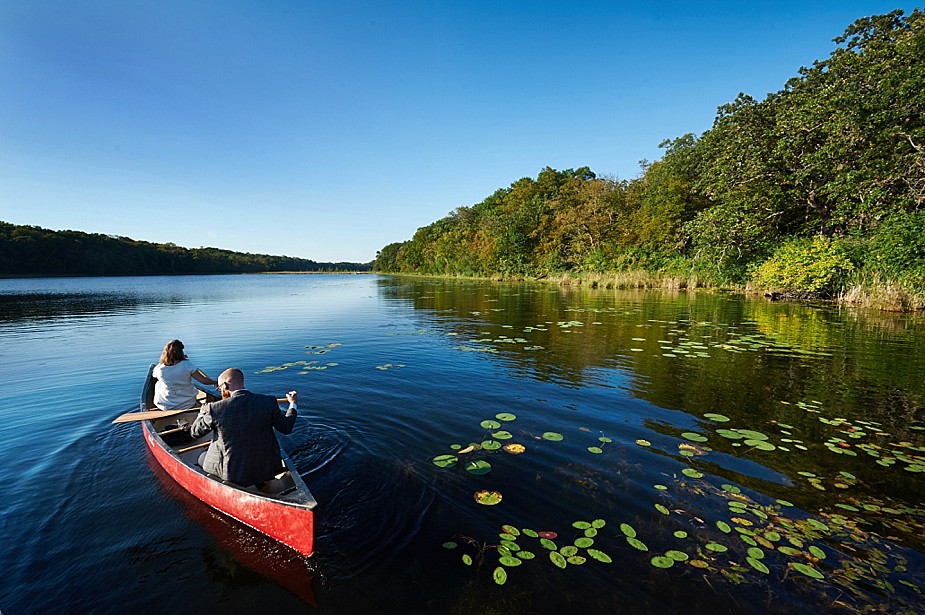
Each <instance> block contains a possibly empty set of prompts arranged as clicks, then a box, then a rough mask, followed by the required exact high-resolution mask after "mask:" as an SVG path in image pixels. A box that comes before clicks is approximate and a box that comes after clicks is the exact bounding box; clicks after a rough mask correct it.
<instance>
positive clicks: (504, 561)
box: [498, 555, 523, 568]
mask: <svg viewBox="0 0 925 615" xmlns="http://www.w3.org/2000/svg"><path fill="white" fill-rule="evenodd" d="M498 561H499V562H500V563H501V565H502V566H507V567H508V568H514V567H516V566H520V565H521V564H522V563H523V562H522V561H520V560H519V559H518V558H516V557H512V556H510V555H508V556H505V557H502V558H500V559H499V560H498Z"/></svg>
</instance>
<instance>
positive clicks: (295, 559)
mask: <svg viewBox="0 0 925 615" xmlns="http://www.w3.org/2000/svg"><path fill="white" fill-rule="evenodd" d="M147 460H148V465H149V466H150V467H151V470H152V471H153V472H154V475H155V476H156V477H157V480H158V482H159V483H160V484H161V486H162V487H163V488H164V489H165V491H167V493H168V494H169V495H170V496H171V497H172V498H174V499H175V500H177V501H179V502H180V504H181V505H182V506H183V510H184V512H185V513H186V516H187V517H189V518H190V519H191V520H192V521H194V522H195V523H197V524H199V525H201V526H202V527H203V528H205V529H206V531H207V532H209V534H211V535H212V537H213V538H215V541H216V542H217V543H218V544H219V545H220V546H221V547H222V548H223V549H226V550H227V551H229V552H230V553H231V555H232V556H233V557H234V559H235V560H236V561H237V562H239V563H240V564H242V565H244V566H246V567H247V568H249V569H251V570H253V571H254V572H256V573H258V574H260V575H261V576H263V577H266V578H267V579H270V580H271V581H275V582H276V583H278V584H279V585H281V586H283V587H284V588H286V589H288V590H289V591H290V592H292V593H293V594H295V595H296V596H298V597H299V598H301V599H302V600H304V601H305V602H307V603H308V604H310V605H311V606H313V607H317V606H318V605H317V603H316V602H315V595H314V591H313V589H312V579H313V574H312V570H311V568H310V565H311V564H310V562H309V560H307V559H306V558H305V557H303V556H302V555H300V554H299V553H297V552H296V551H294V550H292V549H290V548H289V547H287V546H285V545H283V544H280V543H279V542H277V541H275V540H273V539H272V538H269V537H268V536H265V535H263V534H261V533H260V532H258V531H257V530H255V529H253V528H251V527H248V526H246V525H244V524H243V523H240V522H238V521H236V520H234V519H231V518H230V517H227V516H225V515H223V514H222V513H220V512H218V511H217V510H215V509H214V508H212V507H211V506H209V505H207V504H205V503H204V502H202V501H200V500H199V499H198V498H196V497H195V496H193V495H191V494H190V493H189V492H188V491H186V490H185V489H183V488H182V487H181V486H180V485H178V484H177V482H176V481H174V480H173V478H171V477H170V475H169V474H167V472H166V471H164V469H163V468H162V467H161V465H160V464H159V463H158V462H157V460H156V459H154V456H153V455H152V454H151V452H150V451H148V454H147Z"/></svg>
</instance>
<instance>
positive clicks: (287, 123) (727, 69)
mask: <svg viewBox="0 0 925 615" xmlns="http://www.w3.org/2000/svg"><path fill="white" fill-rule="evenodd" d="M915 6H916V5H915V4H905V3H896V2H880V1H876V0H873V1H867V2H859V1H855V0H833V1H820V2H813V1H811V0H804V1H802V2H791V1H788V0H782V1H776V2H755V3H743V2H672V1H667V2H658V3H654V2H629V1H627V2H616V1H614V2H596V1H586V2H581V3H570V2H547V1H544V0H533V1H529V2H521V1H520V0H512V1H509V2H481V1H465V2H450V1H446V2H355V1H353V0H338V1H336V2H333V1H326V2H317V1H309V0H305V1H285V0H276V1H273V2H265V1H257V0H255V1H252V2H243V1H235V0H222V1H218V0H216V1H192V0H179V1H178V0H157V1H154V0H151V1H146V2H140V1H135V0H110V1H79V0H66V1H45V0H9V1H6V2H2V3H0V84H2V87H0V220H3V221H5V222H11V223H14V224H29V225H35V226H41V227H45V228H51V229H56V230H62V229H72V230H80V231H86V232H91V233H106V234H112V235H119V236H126V237H131V238H133V239H140V240H145V241H154V242H159V243H161V242H173V243H175V244H178V245H181V246H186V247H199V246H213V247H219V248H225V249H229V250H236V251H242V252H256V253H267V254H286V255H289V256H298V257H303V258H311V259H313V260H316V261H352V262H365V261H369V260H372V259H373V258H374V257H375V255H376V251H377V250H378V249H380V248H381V247H383V246H384V245H386V244H388V243H392V242H395V241H404V240H406V239H410V238H411V236H412V235H413V234H414V231H415V230H416V229H417V228H418V227H421V226H425V225H427V224H430V223H431V222H433V221H435V220H437V219H439V218H442V217H443V216H445V215H447V214H448V213H449V212H450V211H452V210H454V209H455V208H457V207H459V206H463V205H473V204H475V203H478V202H480V201H482V200H483V199H484V198H485V197H486V196H488V195H490V194H491V193H493V192H494V191H495V190H497V189H498V188H502V187H506V186H508V185H510V184H511V183H512V182H514V181H516V180H517V179H519V178H521V177H536V175H537V173H539V171H540V170H541V169H543V168H544V167H545V166H547V165H548V166H551V167H553V168H556V169H566V168H577V167H581V166H589V167H591V169H592V170H594V171H595V172H596V173H597V174H598V175H608V176H613V177H617V178H620V179H632V178H634V177H636V176H637V175H638V174H639V161H640V160H642V159H648V160H656V159H658V158H660V157H661V154H662V150H660V149H659V147H658V145H659V143H660V142H662V141H663V140H664V139H669V138H675V137H678V136H681V135H683V134H685V133H688V132H692V133H695V134H700V133H702V132H703V131H705V130H707V129H709V127H710V126H711V124H712V121H713V118H714V115H715V112H716V108H717V107H718V106H720V105H722V104H724V103H726V102H729V101H731V100H733V99H734V98H735V97H736V95H737V94H738V93H739V92H746V93H748V94H751V95H752V96H754V97H755V98H758V99H762V98H764V97H765V96H766V95H767V94H768V93H769V92H773V91H777V90H780V89H781V88H782V87H783V85H784V83H785V82H786V80H787V79H789V78H790V77H793V76H795V75H796V74H797V71H798V70H799V68H800V66H801V65H809V64H811V63H812V62H813V60H816V59H823V58H825V57H827V56H828V54H829V53H830V52H831V51H832V49H833V48H834V43H832V42H831V41H832V38H834V37H836V36H838V35H839V34H841V33H842V32H843V31H844V29H845V28H846V27H847V26H848V25H849V24H851V23H852V22H853V21H855V20H856V19H858V18H860V17H863V16H867V15H874V14H881V13H887V12H889V11H891V10H893V9H895V8H901V9H903V10H904V11H906V13H907V14H908V13H910V12H911V11H912V9H913V8H915Z"/></svg>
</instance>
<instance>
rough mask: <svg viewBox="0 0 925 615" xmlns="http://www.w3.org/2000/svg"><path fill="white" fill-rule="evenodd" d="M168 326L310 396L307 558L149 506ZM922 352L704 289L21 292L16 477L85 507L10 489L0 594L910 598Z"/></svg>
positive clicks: (848, 326)
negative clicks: (54, 481) (492, 496)
mask: <svg viewBox="0 0 925 615" xmlns="http://www.w3.org/2000/svg"><path fill="white" fill-rule="evenodd" d="M172 337H178V338H180V339H183V340H184V342H185V343H186V345H187V348H188V349H190V350H191V351H194V352H195V359H196V362H197V363H198V364H199V366H200V367H203V368H205V369H206V371H207V373H210V374H214V373H217V372H218V371H219V370H221V369H224V368H225V367H228V366H230V365H236V366H239V367H241V368H242V369H243V370H244V372H245V374H246V378H247V382H248V386H249V387H250V388H253V389H254V390H256V391H259V392H265V393H273V394H276V395H277V396H279V395H282V393H284V392H285V391H287V390H292V389H297V390H298V391H299V394H300V404H299V406H300V417H299V419H298V421H297V424H296V428H295V429H294V430H293V433H292V434H290V435H289V436H284V437H282V438H281V442H282V444H283V446H284V447H285V448H286V449H287V451H288V452H289V455H290V457H291V458H292V459H293V461H294V462H295V464H296V466H297V468H298V469H299V470H300V471H301V472H302V473H303V476H304V478H305V479H306V482H307V483H308V484H309V486H310V488H311V489H312V492H313V494H314V495H315V497H316V498H317V499H318V501H319V507H318V509H317V511H316V529H317V534H318V535H317V539H316V553H317V555H316V557H314V558H313V559H312V561H311V562H305V561H302V560H299V559H298V558H295V559H292V557H291V554H287V553H284V552H283V551H281V550H280V549H277V548H275V546H274V545H272V544H267V543H266V542H265V539H263V538H262V537H261V536H254V535H253V534H252V533H248V531H246V530H243V531H242V528H240V527H238V526H236V525H234V524H233V522H230V521H228V520H225V519H224V518H222V517H221V516H219V515H216V514H214V513H212V512H211V511H209V510H208V509H207V508H204V507H203V506H202V505H201V504H199V503H198V502H196V501H194V500H190V501H186V502H184V498H183V494H182V493H176V489H175V488H172V487H170V484H169V483H168V485H167V487H166V491H167V492H168V493H169V494H171V495H170V496H169V497H164V492H165V488H164V486H160V483H159V482H158V481H157V479H156V478H155V477H156V476H157V473H156V472H152V471H151V468H149V467H148V464H147V462H146V457H145V455H144V444H143V441H142V439H141V435H140V433H139V431H138V430H137V429H132V428H129V427H113V426H110V425H109V421H110V420H111V419H112V418H113V417H114V416H116V415H118V414H120V413H121V412H124V411H126V410H129V409H131V408H133V407H134V406H135V404H136V403H137V399H136V398H137V394H138V390H139V388H140V386H141V380H142V378H143V375H144V370H145V369H146V368H147V365H148V364H149V363H150V362H151V361H152V360H156V358H157V354H158V353H159V352H160V349H161V348H162V347H163V343H164V341H166V340H167V339H170V338H172ZM923 343H925V331H923V328H922V322H921V319H920V318H917V317H914V316H912V317H910V316H896V315H882V314H868V313H859V312H850V311H845V310H840V309H836V308H835V307H833V306H807V305H795V304H785V303H772V302H766V301H761V300H758V301H755V300H750V299H747V298H745V297H741V296H731V295H717V294H707V293H693V292H691V293H681V292H677V293H669V292H663V293H661V292H648V293H647V292H615V291H604V290H592V289H581V288H568V287H554V286H542V285H529V284H508V283H485V282H469V281H438V280H422V279H401V278H381V277H376V276H210V277H203V276H199V277H197V276H191V277H181V278H124V279H105V280H75V279H69V280H54V281H48V280H44V281H43V280H30V281H21V280H17V281H4V282H2V283H0V345H2V348H3V349H4V353H5V354H6V355H7V356H6V357H5V358H6V359H7V360H5V361H4V362H0V381H2V382H3V384H4V386H3V387H2V388H0V414H2V415H3V421H2V423H0V453H2V454H3V458H4V459H17V460H19V462H20V463H19V464H18V467H19V469H17V470H13V469H12V468H13V467H14V466H13V465H10V464H6V469H4V470H0V487H3V488H5V489H4V490H5V491H6V492H13V491H14V490H15V489H22V488H23V485H35V484H37V483H36V482H35V481H36V480H38V479H39V478H44V477H46V476H49V475H54V476H62V477H63V481H62V482H61V484H62V485H63V486H62V487H61V491H62V492H63V498H64V503H63V504H61V505H60V506H58V507H56V508H55V509H54V510H56V511H58V512H56V513H55V516H56V517H58V515H60V516H61V517H63V518H65V519H67V521H68V523H67V524H66V525H62V524H52V523H49V516H48V513H47V511H46V510H45V507H43V506H42V505H41V503H40V502H41V500H40V498H37V497H29V498H19V499H17V500H15V501H10V502H7V503H5V504H4V505H3V506H4V508H3V511H2V512H3V516H4V520H5V523H6V526H5V528H4V529H5V531H6V530H8V531H9V532H10V533H11V534H13V535H23V536H30V537H31V538H30V540H29V541H28V542H26V543H25V548H24V549H19V550H16V551H14V550H13V549H11V548H10V547H9V546H8V547H7V549H5V550H3V551H0V554H2V557H0V559H2V561H0V565H2V566H3V567H4V569H5V570H8V571H9V573H8V578H9V580H10V582H11V583H12V585H11V587H12V586H15V587H17V588H20V589H18V590H17V591H16V592H13V591H7V590H6V588H4V591H3V593H0V608H3V609H4V611H5V612H7V611H9V612H24V611H28V610H29V605H33V606H35V605H36V604H38V605H43V606H49V607H50V605H51V601H52V600H54V601H60V600H62V599H65V597H66V599H67V600H69V601H70V604H71V605H72V606H75V607H79V608H81V610H95V611H104V612H105V611H116V610H118V609H116V608H114V607H112V606H107V605H114V604H118V605H120V606H124V607H126V608H129V607H135V606H137V607H138V608H143V606H144V605H145V604H147V605H148V606H150V604H158V605H160V606H163V607H164V608H165V609H170V610H172V611H179V612H193V611H202V610H213V609H219V608H221V609H225V610H227V609H228V605H230V604H234V605H236V608H238V609H239V610H240V611H241V612H245V611H246V610H253V609H257V608H260V606H259V605H263V604H269V603H272V604H276V605H283V606H284V607H285V608H290V609H295V610H303V611H304V610H306V609H314V608H316V607H315V606H313V605H317V610H319V611H324V612H330V613H354V612H370V613H391V612H456V613H470V612H482V611H494V612H535V613H560V612H583V613H605V612H613V610H614V608H615V607H616V608H618V609H619V610H620V611H621V612H652V611H665V612H681V611H683V612H694V613H697V612H705V613H706V612H709V613H711V614H715V613H726V612H729V613H732V612H736V613H738V612H756V613H757V612H770V611H774V612H781V613H815V612H819V611H820V610H833V609H834V610H836V611H837V610H840V609H841V610H846V611H852V610H853V611H860V612H865V611H869V612H879V611H889V612H903V611H912V612H921V611H922V610H923V609H922V604H923V603H925V602H923V599H922V595H921V593H920V592H921V582H920V581H921V579H922V578H923V575H925V558H923V551H925V538H923V536H925V532H923V529H925V527H923V526H925V510H923V507H922V501H921V492H922V482H921V481H922V479H921V476H922V471H923V470H925V414H923V410H922V399H923V393H925V390H923V387H925V384H923V382H922V378H921V374H922V373H923V367H925V348H923ZM9 357H12V360H10V359H9ZM75 392H79V394H77V393H75ZM303 400H304V401H303ZM23 409H38V410H37V411H22V410H23ZM50 417H54V421H53V423H54V426H55V429H49V418H50ZM136 427H137V426H136ZM39 434H40V435H41V437H37V435H39ZM103 434H105V435H103ZM512 444H513V445H518V446H516V447H510V446H509V445H512ZM436 458H441V459H443V460H444V461H445V463H444V462H441V464H440V465H439V466H438V465H437V464H435V462H434V460H435V459H436ZM449 459H452V460H453V461H447V460H449ZM23 468H26V469H23ZM24 476H25V477H27V478H28V479H29V480H26V481H23V477H24ZM482 491H487V492H496V493H497V494H499V495H500V498H501V499H500V502H499V503H497V504H495V505H492V506H486V505H481V504H479V503H477V502H476V498H477V494H478V493H480V492H482ZM35 493H38V491H37V490H36V491H35ZM106 494H118V496H117V497H116V496H106ZM178 501H179V502H180V503H181V504H182V506H177V505H176V503H177V502H178ZM73 527H80V528H82V531H81V532H80V533H76V534H75V533H74V532H72V531H70V530H69V528H73ZM262 541H263V542H262ZM544 541H546V542H544ZM48 545H54V548H53V549H51V551H50V552H51V553H53V554H54V557H50V556H48V555H47V554H46V553H44V550H45V549H48V548H49V547H48ZM64 562H68V564H67V565H65V563H64ZM72 570H79V571H80V573H79V575H78V574H77V573H75V572H72ZM499 570H501V571H502V572H499ZM178 575H179V580H180V581H182V582H183V583H184V584H186V585H191V586H196V587H202V588H203V590H202V591H201V592H199V593H197V594H196V597H195V599H192V600H189V601H186V602H184V601H183V600H180V599H178V598H177V597H176V595H175V588H176V583H177V580H178ZM78 577H79V578H78ZM113 579H116V582H113ZM499 580H503V581H504V584H503V585H501V584H499ZM49 584H52V585H54V586H55V587H58V588H60V589H59V590H58V591H57V592H56V593H55V594H54V597H52V596H48V597H43V594H42V591H41V589H40V588H41V587H42V586H47V585H49ZM89 596H93V598H90V597H89ZM139 596H144V598H145V600H144V601H143V602H142V601H141V598H139ZM26 597H29V600H30V601H26V600H27V598H26ZM281 608H283V607H281ZM232 610H234V609H232Z"/></svg>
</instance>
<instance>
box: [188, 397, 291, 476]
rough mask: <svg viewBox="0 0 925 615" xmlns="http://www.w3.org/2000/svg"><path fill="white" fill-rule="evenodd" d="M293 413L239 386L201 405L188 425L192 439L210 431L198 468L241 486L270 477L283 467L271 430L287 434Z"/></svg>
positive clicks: (274, 435) (273, 399) (269, 399)
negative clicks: (222, 397) (221, 398)
mask: <svg viewBox="0 0 925 615" xmlns="http://www.w3.org/2000/svg"><path fill="white" fill-rule="evenodd" d="M296 414H297V413H296V411H295V410H294V409H291V410H288V411H287V412H285V413H283V411H282V410H280V409H279V405H278V404H277V402H276V398H274V397H270V396H269V395H257V394H255V393H251V392H250V391H247V390H243V389H242V390H239V391H235V392H233V393H232V394H231V396H230V397H228V398H226V399H223V400H221V401H216V402H212V403H210V404H204V405H203V406H202V410H200V412H199V416H197V417H196V420H195V421H194V422H193V425H192V426H191V427H190V435H192V436H193V437H194V438H198V437H200V436H202V435H203V434H206V433H208V432H209V431H210V430H211V431H212V444H210V445H209V450H208V451H206V455H205V459H204V460H203V463H202V469H203V470H205V471H206V472H208V473H209V474H214V475H216V476H218V477H219V478H222V479H224V480H228V481H231V482H233V483H235V484H238V485H242V486H245V487H246V486H248V485H253V484H256V483H262V482H263V481H266V480H269V479H271V478H273V476H275V475H276V474H278V473H279V472H280V470H281V469H282V467H283V461H282V458H281V457H280V454H279V441H278V440H277V439H276V434H275V433H274V432H273V429H274V428H276V429H277V430H279V431H280V432H281V433H284V434H288V433H290V432H291V431H292V428H293V426H294V425H295V419H296Z"/></svg>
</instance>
